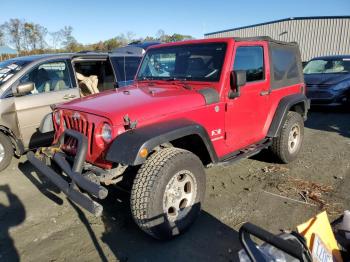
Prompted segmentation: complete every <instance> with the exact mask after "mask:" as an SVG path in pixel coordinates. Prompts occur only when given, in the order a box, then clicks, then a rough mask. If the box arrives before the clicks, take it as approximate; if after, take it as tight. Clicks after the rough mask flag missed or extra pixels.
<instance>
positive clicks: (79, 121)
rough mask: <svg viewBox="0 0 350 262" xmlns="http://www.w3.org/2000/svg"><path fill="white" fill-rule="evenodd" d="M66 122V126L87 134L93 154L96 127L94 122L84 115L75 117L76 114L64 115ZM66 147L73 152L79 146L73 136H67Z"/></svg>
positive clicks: (90, 151) (89, 147) (89, 148)
mask: <svg viewBox="0 0 350 262" xmlns="http://www.w3.org/2000/svg"><path fill="white" fill-rule="evenodd" d="M63 119H64V123H65V125H66V128H68V129H73V130H75V131H78V132H80V133H82V134H83V135H85V136H86V137H87V138H88V150H89V153H90V154H92V147H93V134H94V129H95V124H94V123H89V122H88V121H87V120H86V119H84V118H83V117H81V116H80V117H74V115H67V114H66V115H64V116H63ZM64 144H65V147H66V149H67V150H68V151H71V153H73V154H74V153H75V152H74V151H75V150H76V147H77V141H76V140H75V139H74V138H72V137H67V138H66V139H65V142H64Z"/></svg>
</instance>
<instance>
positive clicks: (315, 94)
mask: <svg viewBox="0 0 350 262" xmlns="http://www.w3.org/2000/svg"><path fill="white" fill-rule="evenodd" d="M307 97H309V98H311V99H333V97H334V96H333V94H331V93H329V92H327V91H308V92H307Z"/></svg>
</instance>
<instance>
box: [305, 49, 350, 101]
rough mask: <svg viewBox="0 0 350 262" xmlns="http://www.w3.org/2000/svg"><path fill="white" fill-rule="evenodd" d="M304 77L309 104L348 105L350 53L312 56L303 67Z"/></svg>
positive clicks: (349, 97)
mask: <svg viewBox="0 0 350 262" xmlns="http://www.w3.org/2000/svg"><path fill="white" fill-rule="evenodd" d="M304 78H305V83H306V90H307V92H306V95H307V97H308V98H310V99H311V104H314V105H332V106H339V105H345V106H348V107H349V106H350V55H337V56H322V57H316V58H313V59H311V60H310V61H309V62H308V63H307V64H306V66H305V67H304Z"/></svg>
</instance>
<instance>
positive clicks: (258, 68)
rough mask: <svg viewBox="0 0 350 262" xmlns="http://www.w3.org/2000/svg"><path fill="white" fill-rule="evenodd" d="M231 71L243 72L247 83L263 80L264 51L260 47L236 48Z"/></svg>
mask: <svg viewBox="0 0 350 262" xmlns="http://www.w3.org/2000/svg"><path fill="white" fill-rule="evenodd" d="M233 70H245V71H246V72H247V82H253V81H259V80H263V79H264V77H265V76H264V51H263V47H261V46H241V47H238V48H237V51H236V57H235V62H234V66H233Z"/></svg>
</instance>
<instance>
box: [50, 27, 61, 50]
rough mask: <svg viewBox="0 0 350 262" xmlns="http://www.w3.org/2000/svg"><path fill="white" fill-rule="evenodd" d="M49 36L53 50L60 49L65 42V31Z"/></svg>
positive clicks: (52, 33)
mask: <svg viewBox="0 0 350 262" xmlns="http://www.w3.org/2000/svg"><path fill="white" fill-rule="evenodd" d="M49 34H50V37H51V44H52V45H51V47H52V48H53V49H57V48H58V47H60V46H61V44H62V41H63V30H62V29H61V30H59V31H56V32H51V33H49Z"/></svg>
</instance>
